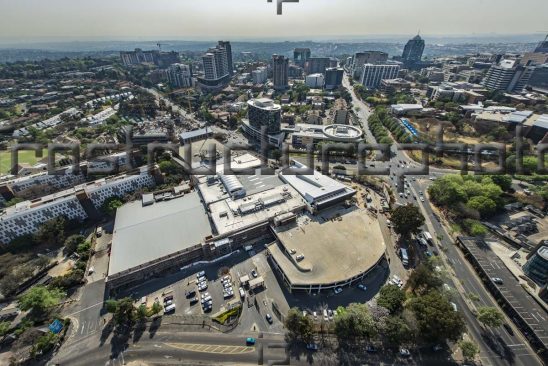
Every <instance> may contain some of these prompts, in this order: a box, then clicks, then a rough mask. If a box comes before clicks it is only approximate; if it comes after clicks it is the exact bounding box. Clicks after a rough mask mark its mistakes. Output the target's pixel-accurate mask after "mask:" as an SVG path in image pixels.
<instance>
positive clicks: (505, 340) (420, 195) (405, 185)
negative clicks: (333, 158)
mask: <svg viewBox="0 0 548 366" xmlns="http://www.w3.org/2000/svg"><path fill="white" fill-rule="evenodd" d="M343 84H344V86H345V87H347V88H349V91H350V93H351V95H352V101H353V105H354V110H355V111H356V115H357V116H358V117H359V118H360V124H361V126H362V127H363V129H364V133H365V136H366V139H367V140H368V142H370V143H374V142H375V139H374V137H373V136H372V135H371V132H370V131H369V129H368V126H367V122H366V121H365V120H363V119H365V118H368V117H369V116H370V115H371V111H370V109H369V106H368V105H366V104H365V103H364V102H362V101H361V100H360V99H359V98H358V97H357V96H356V94H355V93H354V91H353V90H352V89H351V88H350V85H349V82H348V80H347V78H346V77H345V80H344V83H343ZM391 150H392V159H391V161H390V162H375V166H376V168H379V167H387V166H388V167H389V168H390V176H389V178H387V181H388V182H389V184H390V185H391V188H392V191H393V192H394V193H395V198H396V203H397V204H402V205H403V204H408V203H413V204H415V205H417V206H418V207H419V208H420V209H421V211H422V213H423V215H424V217H425V219H426V223H425V227H424V230H428V231H429V232H430V233H431V234H432V236H433V237H434V242H435V245H434V246H435V249H434V250H432V249H429V250H430V251H435V252H436V253H439V254H440V256H441V258H442V260H443V261H444V263H445V264H446V265H447V268H448V270H449V273H450V274H451V278H452V279H451V280H450V281H449V282H450V283H448V285H449V286H450V287H452V288H453V289H456V291H455V293H456V294H458V296H456V298H455V302H456V304H457V307H458V308H459V310H460V311H461V313H462V314H463V316H464V319H465V321H466V324H467V327H468V331H469V332H470V334H471V335H472V336H473V338H474V339H475V340H476V341H477V342H478V343H479V346H480V350H481V352H480V358H481V360H482V363H483V364H484V365H501V366H502V365H523V366H528V365H541V364H542V362H541V361H540V360H539V359H538V357H537V356H536V355H535V352H534V351H533V350H532V349H531V347H530V346H529V344H528V343H527V341H526V340H525V338H524V337H523V335H522V334H521V333H520V332H519V331H518V330H517V329H516V328H515V327H514V325H513V323H512V321H511V320H510V319H508V318H507V319H506V323H507V324H508V325H509V326H511V327H512V328H513V329H514V332H513V333H514V335H511V334H509V333H508V332H507V331H506V330H504V329H503V328H500V329H494V330H488V329H485V328H484V327H482V325H481V324H480V323H479V322H478V320H477V319H476V317H475V316H474V314H473V313H472V310H474V309H476V308H477V307H482V306H494V307H498V305H497V303H496V301H495V299H493V298H492V296H491V295H490V293H489V292H488V291H487V289H485V288H484V286H483V284H482V282H481V281H480V279H479V278H478V277H477V275H476V273H475V271H474V269H473V268H472V267H471V266H470V265H469V264H468V262H467V261H466V260H465V259H464V256H463V254H462V252H461V251H460V250H459V249H458V248H457V246H456V245H455V244H454V242H453V240H452V239H451V236H450V235H449V233H448V232H447V229H446V225H444V224H443V221H441V220H442V219H440V217H439V216H438V215H437V214H436V213H435V212H434V209H433V207H432V206H431V204H430V202H429V200H428V194H427V189H428V187H429V185H430V184H432V181H433V180H434V179H436V177H438V176H441V175H443V174H446V173H448V172H451V171H448V170H443V169H435V168H434V169H433V168H430V169H429V170H430V172H429V173H430V174H428V175H408V174H409V173H406V172H408V171H409V169H411V168H417V167H418V163H416V162H415V161H413V160H412V159H410V158H409V157H408V156H407V155H406V154H405V153H404V152H403V151H402V150H400V149H398V148H397V145H394V146H392V148H391ZM347 170H348V167H347ZM404 179H405V180H404ZM419 250H420V249H419ZM470 298H474V301H472V300H470Z"/></svg>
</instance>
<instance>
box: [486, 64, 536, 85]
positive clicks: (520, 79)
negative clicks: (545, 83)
mask: <svg viewBox="0 0 548 366" xmlns="http://www.w3.org/2000/svg"><path fill="white" fill-rule="evenodd" d="M534 69H535V67H534V66H522V65H519V64H518V63H517V61H516V60H502V61H500V63H499V64H498V65H493V66H491V68H490V69H489V71H487V75H486V76H485V79H484V80H483V85H484V86H485V87H487V88H489V89H494V90H503V91H507V92H521V91H522V90H523V89H524V88H525V86H526V85H527V83H528V82H529V79H530V78H531V75H532V74H533V71H534Z"/></svg>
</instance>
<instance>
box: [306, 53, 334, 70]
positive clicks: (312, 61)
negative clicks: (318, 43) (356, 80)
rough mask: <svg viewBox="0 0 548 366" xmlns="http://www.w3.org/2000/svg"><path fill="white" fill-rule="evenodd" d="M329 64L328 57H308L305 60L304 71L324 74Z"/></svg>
mask: <svg viewBox="0 0 548 366" xmlns="http://www.w3.org/2000/svg"><path fill="white" fill-rule="evenodd" d="M330 66H331V59H330V58H329V57H310V58H309V59H308V60H306V63H305V66H304V71H305V72H306V73H307V74H318V73H321V74H324V73H325V70H326V69H327V68H329V67H330Z"/></svg>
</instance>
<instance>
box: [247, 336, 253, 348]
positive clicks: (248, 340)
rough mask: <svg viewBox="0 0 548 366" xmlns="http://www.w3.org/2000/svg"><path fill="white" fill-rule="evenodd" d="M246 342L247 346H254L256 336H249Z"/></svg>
mask: <svg viewBox="0 0 548 366" xmlns="http://www.w3.org/2000/svg"><path fill="white" fill-rule="evenodd" d="M245 344H246V345H247V346H253V345H255V338H252V337H247V338H246V340H245Z"/></svg>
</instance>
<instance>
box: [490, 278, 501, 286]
mask: <svg viewBox="0 0 548 366" xmlns="http://www.w3.org/2000/svg"><path fill="white" fill-rule="evenodd" d="M491 281H493V282H494V283H496V284H497V285H502V284H503V283H504V281H503V280H502V278H500V277H491Z"/></svg>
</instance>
